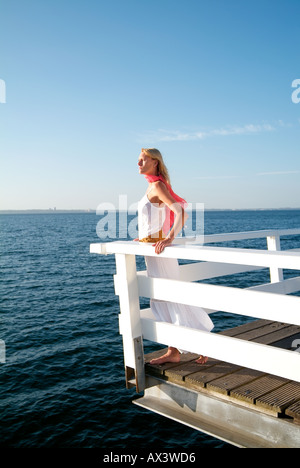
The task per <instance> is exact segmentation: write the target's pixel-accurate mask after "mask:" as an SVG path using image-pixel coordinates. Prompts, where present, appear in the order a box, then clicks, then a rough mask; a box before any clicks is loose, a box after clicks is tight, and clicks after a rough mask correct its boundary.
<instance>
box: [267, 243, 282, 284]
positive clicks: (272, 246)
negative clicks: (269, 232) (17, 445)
mask: <svg viewBox="0 0 300 468" xmlns="http://www.w3.org/2000/svg"><path fill="white" fill-rule="evenodd" d="M267 244H268V250H272V251H277V252H278V251H280V250H281V246H280V236H279V235H277V236H268V237H267ZM270 278H271V283H279V282H280V281H283V279H284V278H283V271H282V269H281V268H270Z"/></svg>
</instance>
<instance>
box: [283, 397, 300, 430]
mask: <svg viewBox="0 0 300 468" xmlns="http://www.w3.org/2000/svg"><path fill="white" fill-rule="evenodd" d="M285 414H287V415H288V416H290V417H292V418H294V421H295V423H297V424H300V401H297V403H294V404H293V405H292V406H290V407H289V408H287V409H286V410H285Z"/></svg>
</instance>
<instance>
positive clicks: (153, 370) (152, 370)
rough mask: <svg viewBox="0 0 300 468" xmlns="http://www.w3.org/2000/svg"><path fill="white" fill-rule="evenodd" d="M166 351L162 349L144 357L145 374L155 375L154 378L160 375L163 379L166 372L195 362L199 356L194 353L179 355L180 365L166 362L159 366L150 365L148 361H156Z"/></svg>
mask: <svg viewBox="0 0 300 468" xmlns="http://www.w3.org/2000/svg"><path fill="white" fill-rule="evenodd" d="M167 350H168V348H164V349H161V350H159V351H154V352H153V353H150V354H147V356H145V363H146V372H147V373H148V374H150V375H155V376H159V375H160V376H162V377H163V376H165V373H166V371H167V370H169V369H173V368H176V367H178V366H182V365H184V364H185V363H189V362H191V361H195V360H196V359H198V357H199V355H198V354H195V353H184V354H181V356H180V363H178V362H177V363H174V362H167V363H165V364H160V365H156V364H155V365H152V364H150V361H151V360H152V359H156V358H159V357H161V356H163V355H164V354H165V353H166V352H167ZM198 365H199V364H198Z"/></svg>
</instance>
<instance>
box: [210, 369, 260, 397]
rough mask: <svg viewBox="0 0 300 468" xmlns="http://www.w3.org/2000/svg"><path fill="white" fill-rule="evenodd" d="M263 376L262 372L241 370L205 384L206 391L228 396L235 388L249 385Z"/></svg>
mask: <svg viewBox="0 0 300 468" xmlns="http://www.w3.org/2000/svg"><path fill="white" fill-rule="evenodd" d="M264 375H265V374H263V373H262V372H259V371H255V370H253V369H246V368H243V369H240V370H238V371H237V372H234V373H232V374H227V375H225V376H223V377H221V378H219V379H216V380H213V381H212V382H210V383H208V384H207V389H211V390H213V391H215V392H218V393H222V394H223V395H229V394H230V393H231V392H232V390H234V389H235V388H238V387H240V386H242V385H245V384H249V383H250V382H253V381H254V380H256V379H258V378H259V377H262V376H264Z"/></svg>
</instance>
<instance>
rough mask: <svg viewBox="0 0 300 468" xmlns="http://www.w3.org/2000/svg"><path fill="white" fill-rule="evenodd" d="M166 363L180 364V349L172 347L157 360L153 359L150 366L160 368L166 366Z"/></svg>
mask: <svg viewBox="0 0 300 468" xmlns="http://www.w3.org/2000/svg"><path fill="white" fill-rule="evenodd" d="M166 362H180V352H179V351H178V349H176V348H171V347H170V348H169V349H168V351H167V352H166V354H164V355H163V356H161V357H159V358H157V359H152V360H151V361H150V364H151V365H157V366H159V365H161V364H165V363H166Z"/></svg>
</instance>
